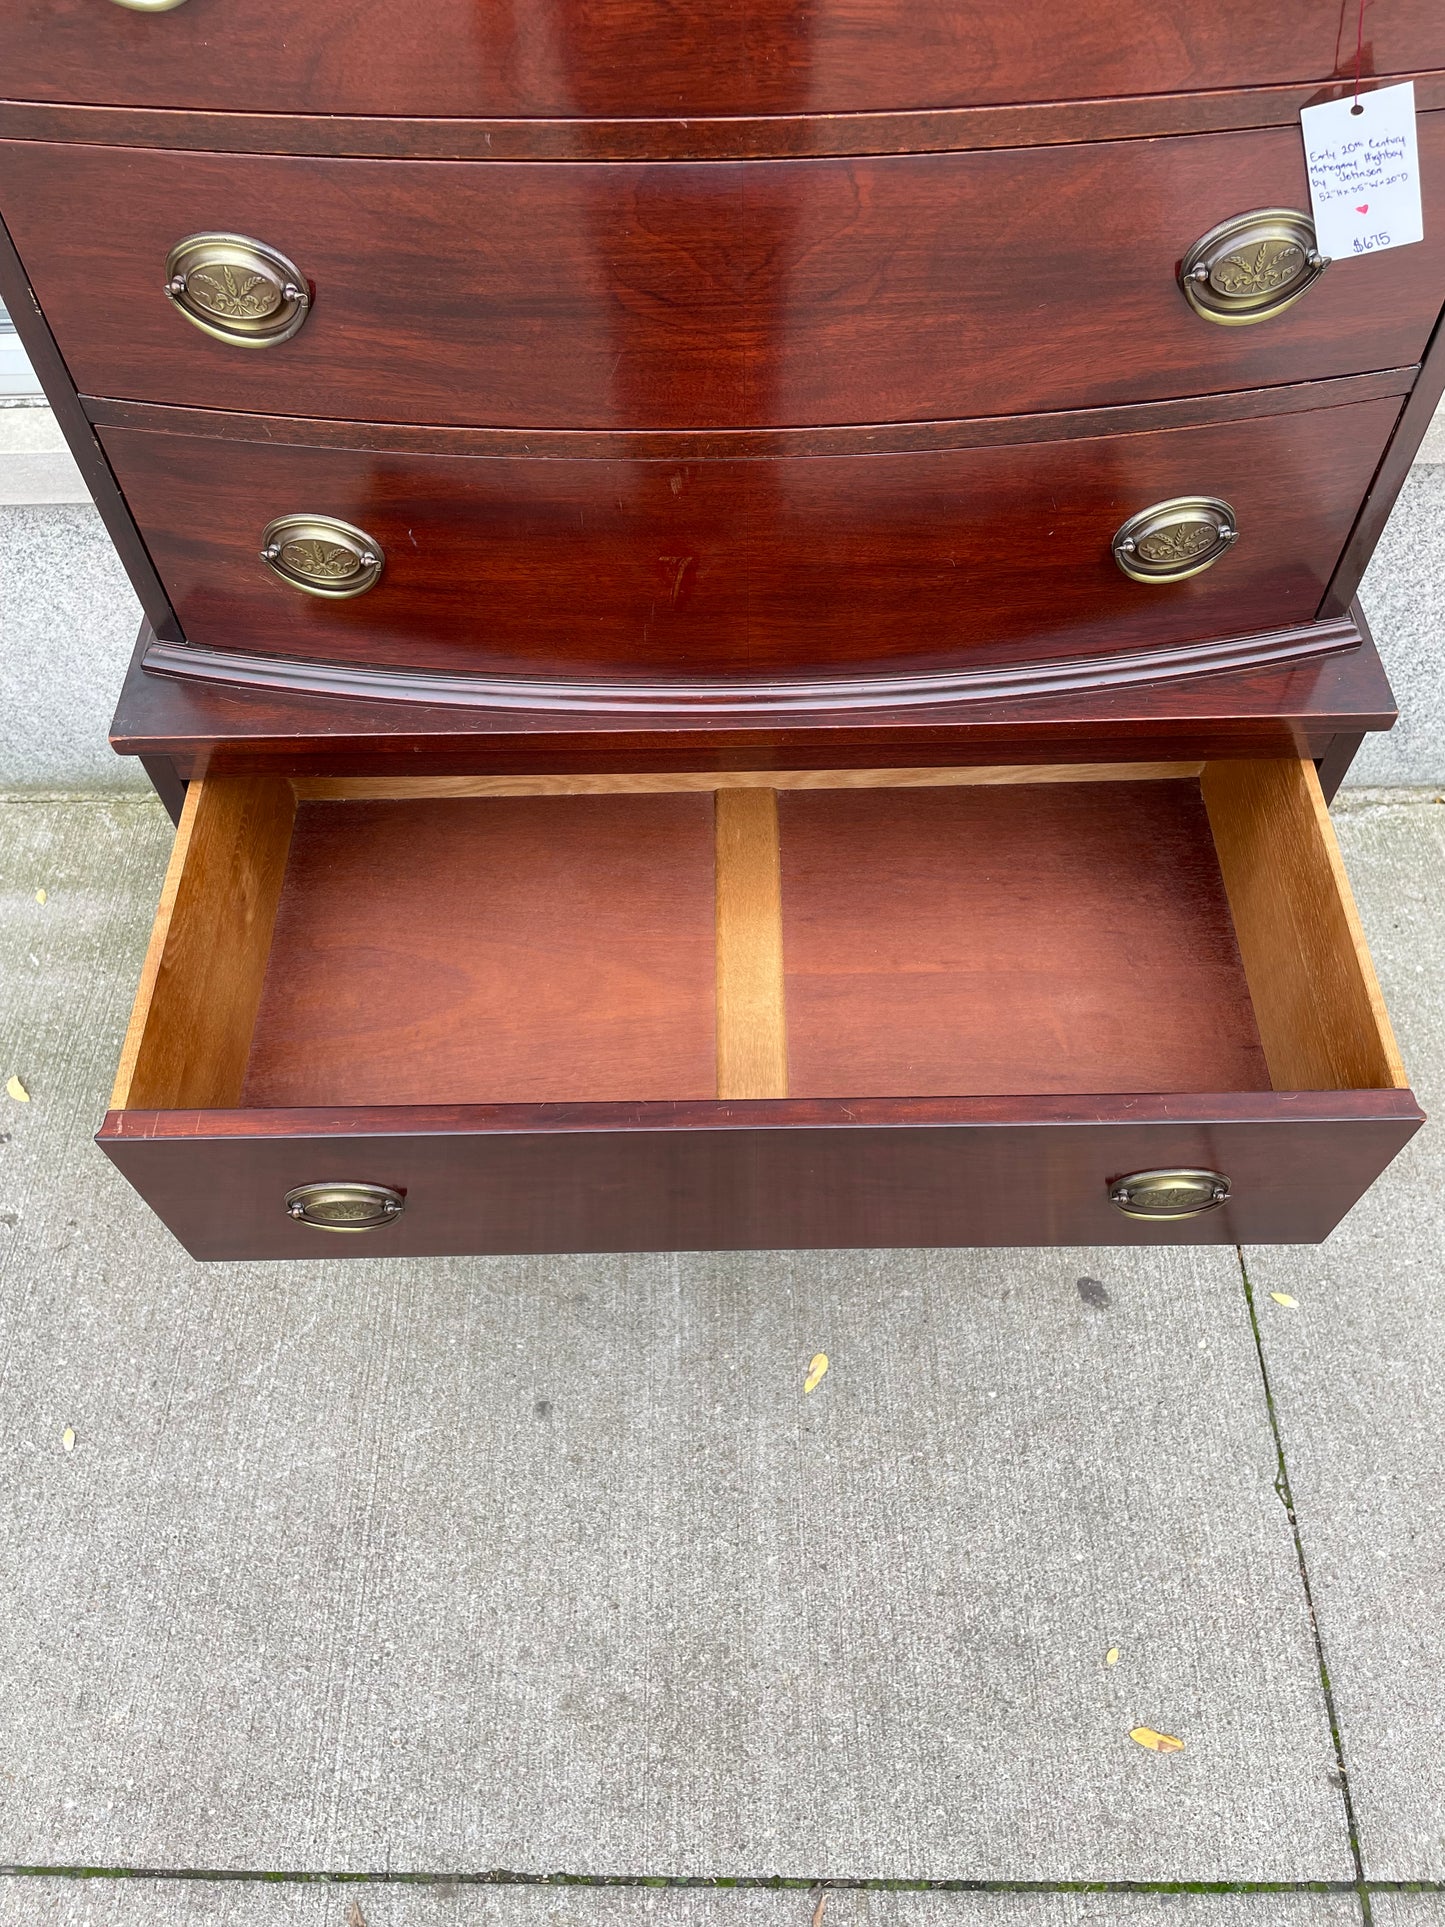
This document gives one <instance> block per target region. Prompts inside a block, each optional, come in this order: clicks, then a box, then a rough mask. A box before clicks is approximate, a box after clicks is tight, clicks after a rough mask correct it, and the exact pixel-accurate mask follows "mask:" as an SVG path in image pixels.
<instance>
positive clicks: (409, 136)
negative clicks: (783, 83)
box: [0, 69, 1445, 161]
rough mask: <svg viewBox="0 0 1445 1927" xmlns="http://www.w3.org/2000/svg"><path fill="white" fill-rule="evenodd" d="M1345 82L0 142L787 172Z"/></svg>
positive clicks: (1431, 82)
mask: <svg viewBox="0 0 1445 1927" xmlns="http://www.w3.org/2000/svg"><path fill="white" fill-rule="evenodd" d="M1409 79H1413V80H1414V82H1415V98H1416V105H1417V107H1418V108H1419V109H1420V111H1421V112H1425V111H1427V110H1429V109H1431V108H1441V107H1445V72H1441V71H1439V70H1438V69H1432V70H1429V71H1424V72H1419V73H1416V74H1414V75H1410V74H1376V75H1372V76H1371V85H1372V86H1379V85H1382V84H1385V83H1388V82H1391V81H1397V80H1409ZM1351 85H1352V83H1351V82H1350V81H1349V80H1326V81H1315V82H1310V83H1306V84H1303V85H1301V84H1298V83H1295V84H1290V85H1285V86H1272V87H1242V88H1235V89H1218V90H1215V91H1212V92H1203V93H1192V94H1143V95H1132V96H1127V97H1121V98H1112V99H1108V98H1106V99H1094V100H1061V101H1041V102H1037V103H1029V104H1026V105H1017V106H1001V107H940V108H921V109H916V110H913V111H903V112H890V113H849V114H777V115H768V114H764V115H755V116H738V117H732V116H726V117H722V116H720V117H712V118H708V117H702V118H698V119H691V120H677V119H636V120H630V119H617V120H605V119H604V120H594V119H585V118H579V119H533V120H523V119H507V120H463V119H451V120H436V119H430V120H428V119H413V120H403V119H384V118H381V117H377V116H366V115H321V114H243V113H222V112H208V111H195V110H192V109H185V108H171V107H102V106H87V107H80V106H69V105H64V106H62V105H60V104H58V103H55V102H51V101H26V100H0V138H4V139H8V140H42V141H81V142H97V143H100V144H102V145H107V146H117V147H166V148H199V149H205V150H208V151H210V152H215V153H231V154H307V155H326V154H335V155H344V156H348V157H355V158H369V159H377V160H384V159H399V158H404V159H409V160H494V161H500V160H599V161H616V160H646V161H668V160H688V161H698V160H798V159H808V158H811V157H816V156H821V155H828V154H940V153H964V152H968V151H969V150H971V149H977V148H990V147H1035V146H1039V147H1042V146H1060V145H1065V144H1067V143H1070V142H1073V141H1090V142H1093V141H1101V140H1148V139H1153V138H1155V137H1157V136H1159V135H1167V134H1202V133H1233V132H1242V131H1246V130H1248V129H1251V128H1258V127H1288V126H1291V125H1293V124H1294V123H1295V122H1296V121H1297V120H1298V118H1299V111H1300V109H1301V107H1309V106H1313V105H1316V104H1317V103H1318V102H1320V101H1325V100H1340V99H1343V97H1344V96H1345V95H1346V94H1348V93H1349V92H1350V88H1351Z"/></svg>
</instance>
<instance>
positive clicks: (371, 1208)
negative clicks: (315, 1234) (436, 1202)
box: [286, 1181, 406, 1231]
mask: <svg viewBox="0 0 1445 1927" xmlns="http://www.w3.org/2000/svg"><path fill="white" fill-rule="evenodd" d="M405 1209H406V1199H405V1198H404V1197H403V1196H402V1194H401V1192H400V1191H394V1190H393V1189H392V1188H391V1186H390V1185H389V1184H353V1183H343V1182H339V1181H338V1182H335V1183H331V1184H298V1185H297V1186H296V1188H295V1190H294V1191H288V1192H287V1193H286V1215H287V1217H288V1218H294V1219H295V1220H296V1222H297V1223H298V1224H309V1225H312V1226H314V1227H315V1229H316V1230H318V1231H376V1230H378V1229H379V1228H380V1227H381V1226H382V1225H384V1224H394V1223H395V1222H396V1220H397V1219H398V1218H399V1217H400V1216H401V1214H402V1212H403V1211H404V1210H405Z"/></svg>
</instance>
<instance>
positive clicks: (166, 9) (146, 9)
mask: <svg viewBox="0 0 1445 1927" xmlns="http://www.w3.org/2000/svg"><path fill="white" fill-rule="evenodd" d="M115 4H116V5H117V6H118V7H129V8H130V10H131V12H132V13H173V12H174V11H175V9H176V8H177V7H183V6H184V5H185V4H186V0H115Z"/></svg>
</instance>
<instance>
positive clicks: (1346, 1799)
mask: <svg viewBox="0 0 1445 1927" xmlns="http://www.w3.org/2000/svg"><path fill="white" fill-rule="evenodd" d="M1235 1251H1236V1253H1237V1254H1238V1257H1239V1275H1240V1278H1241V1279H1242V1280H1243V1283H1244V1302H1245V1305H1246V1307H1247V1309H1248V1311H1249V1327H1250V1330H1251V1332H1253V1334H1254V1352H1255V1358H1256V1359H1257V1361H1258V1364H1259V1377H1260V1383H1261V1385H1262V1386H1263V1388H1264V1403H1265V1410H1266V1411H1267V1412H1268V1414H1269V1429H1270V1433H1271V1436H1272V1437H1273V1439H1274V1455H1275V1475H1274V1489H1275V1491H1276V1492H1277V1493H1278V1494H1279V1497H1280V1502H1281V1504H1282V1505H1283V1506H1284V1509H1285V1516H1286V1518H1287V1519H1288V1520H1289V1529H1290V1532H1291V1534H1292V1535H1293V1538H1294V1553H1295V1559H1296V1561H1297V1563H1298V1565H1299V1576H1300V1586H1301V1588H1302V1589H1303V1592H1304V1602H1305V1611H1306V1612H1307V1613H1308V1615H1309V1622H1310V1637H1311V1638H1312V1640H1313V1641H1314V1648H1315V1664H1316V1666H1317V1667H1318V1668H1319V1675H1320V1692H1321V1694H1322V1695H1323V1698H1324V1704H1325V1717H1326V1719H1327V1720H1328V1721H1329V1727H1330V1740H1331V1743H1332V1744H1333V1746H1334V1749H1335V1773H1336V1775H1337V1782H1336V1783H1337V1785H1338V1787H1339V1794H1340V1801H1341V1804H1342V1805H1343V1807H1344V1814H1345V1828H1346V1831H1347V1832H1348V1834H1349V1839H1350V1857H1351V1859H1352V1860H1353V1861H1354V1863H1355V1879H1354V1888H1355V1891H1356V1892H1357V1893H1358V1895H1359V1897H1360V1912H1361V1914H1362V1916H1363V1927H1374V1913H1373V1909H1372V1908H1371V1906H1370V1894H1371V1891H1372V1883H1371V1882H1369V1881H1367V1880H1366V1878H1365V1862H1364V1856H1363V1854H1362V1853H1361V1852H1360V1830H1359V1824H1358V1822H1357V1820H1356V1817H1355V1803H1354V1799H1353V1797H1352V1795H1351V1793H1350V1770H1349V1767H1348V1766H1347V1765H1346V1763H1345V1744H1344V1736H1343V1734H1342V1732H1341V1730H1340V1719H1339V1711H1338V1709H1337V1707H1336V1706H1335V1694H1334V1688H1333V1686H1332V1685H1331V1684H1330V1669H1329V1665H1328V1663H1327V1662H1326V1659H1325V1647H1324V1640H1323V1638H1322V1637H1321V1634H1320V1623H1319V1616H1318V1614H1317V1613H1316V1612H1315V1595H1314V1587H1313V1585H1312V1584H1311V1583H1310V1571H1309V1563H1308V1561H1307V1560H1306V1558H1305V1547H1304V1538H1303V1536H1302V1534H1301V1532H1300V1526H1299V1515H1298V1514H1297V1512H1296V1511H1295V1503H1294V1494H1293V1492H1292V1491H1291V1490H1290V1482H1289V1466H1288V1464H1287V1462H1286V1460H1285V1455H1284V1434H1283V1433H1282V1432H1281V1430H1280V1423H1279V1412H1278V1410H1277V1408H1276V1406H1275V1402H1274V1387H1273V1386H1272V1385H1271V1384H1270V1380H1269V1366H1268V1365H1267V1364H1266V1362H1265V1356H1264V1337H1263V1335H1262V1333H1261V1331H1260V1324H1259V1307H1258V1306H1257V1305H1256V1304H1255V1302H1254V1285H1253V1283H1252V1282H1251V1279H1250V1276H1249V1266H1248V1264H1247V1263H1246V1262H1245V1257H1244V1247H1243V1246H1242V1245H1236V1246H1235ZM1374 1891H1376V1892H1386V1891H1390V1890H1389V1889H1386V1888H1380V1887H1378V1886H1376V1887H1375V1888H1374Z"/></svg>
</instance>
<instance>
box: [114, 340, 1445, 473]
mask: <svg viewBox="0 0 1445 1927" xmlns="http://www.w3.org/2000/svg"><path fill="white" fill-rule="evenodd" d="M1442 368H1445V360H1442ZM1420 374H1421V370H1420V368H1419V367H1418V366H1415V367H1409V368H1380V369H1376V370H1375V371H1374V372H1373V373H1371V374H1367V375H1339V376H1336V377H1335V378H1333V379H1331V380H1324V381H1289V382H1280V383H1278V384H1276V385H1275V386H1273V387H1270V388H1236V389H1232V390H1231V391H1230V392H1229V393H1228V394H1223V395H1179V396H1175V397H1174V398H1173V399H1171V400H1169V401H1141V402H1128V403H1125V404H1123V405H1121V406H1118V407H1111V408H1073V409H1062V410H1058V409H1056V410H1053V411H1050V412H1045V413H1035V414H1030V415H975V416H973V417H971V418H970V419H968V420H966V421H920V422H862V423H857V424H855V425H853V426H851V427H831V428H711V429H708V428H704V429H686V428H682V429H679V428H670V429H653V430H649V429H599V428H574V429H567V428H438V427H436V426H434V425H433V424H431V423H424V422H423V423H418V422H368V421H324V420H318V419H317V418H316V417H314V416H307V417H304V418H303V417H298V416H296V415H257V414H253V413H249V412H248V413H246V414H243V415H228V414H225V413H224V412H223V411H222V410H220V409H217V408H171V407H168V406H167V405H166V404H165V403H164V402H153V401H112V400H109V399H108V398H106V397H105V396H103V395H82V396H81V397H80V403H81V407H82V408H83V410H84V412H85V415H86V419H87V420H88V421H89V422H90V423H91V424H92V425H93V426H95V427H97V428H144V429H149V430H151V431H153V432H155V433H159V434H164V435H207V436H214V437H216V438H217V439H218V440H220V441H227V442H261V443H264V444H265V446H267V447H268V448H292V447H295V448H350V449H358V450H360V451H362V452H363V453H367V454H378V455H465V456H468V457H475V456H478V455H507V456H517V455H520V456H533V457H536V458H539V459H542V458H545V459H546V460H549V461H552V460H556V459H557V458H558V457H561V456H573V457H576V458H578V459H580V460H583V461H596V460H598V459H599V458H600V457H603V456H613V457H621V458H623V459H624V460H626V461H631V462H636V461H653V462H709V461H717V460H721V459H723V458H726V457H729V456H731V457H733V458H739V457H742V456H756V455H903V454H908V453H912V452H917V453H919V454H929V453H932V452H934V451H936V450H939V449H945V448H1001V447H1003V446H1004V445H1005V444H1006V443H1011V442H1055V441H1058V442H1068V441H1083V440H1086V439H1087V438H1088V437H1090V436H1096V435H1134V434H1143V433H1152V432H1153V431H1154V430H1155V429H1165V428H1206V427H1211V426H1213V425H1214V424H1215V423H1216V422H1231V421H1250V420H1253V419H1255V418H1256V417H1258V416H1262V415H1297V414H1301V413H1303V412H1304V411H1305V410H1308V409H1315V408H1337V407H1339V406H1341V405H1342V404H1344V403H1346V402H1355V401H1379V400H1382V399H1385V398H1387V397H1389V396H1398V397H1399V398H1400V400H1401V402H1402V403H1403V402H1404V401H1405V399H1406V397H1409V399H1410V403H1411V409H1410V412H1411V415H1412V417H1413V416H1415V415H1417V414H1418V410H1417V409H1416V408H1415V405H1414V402H1415V392H1416V388H1417V385H1418V380H1419V377H1420Z"/></svg>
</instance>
